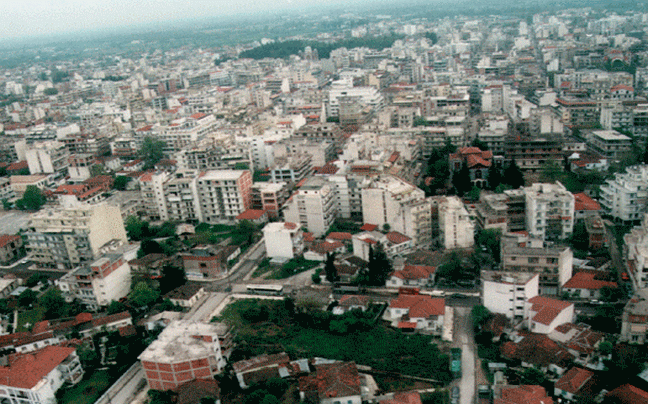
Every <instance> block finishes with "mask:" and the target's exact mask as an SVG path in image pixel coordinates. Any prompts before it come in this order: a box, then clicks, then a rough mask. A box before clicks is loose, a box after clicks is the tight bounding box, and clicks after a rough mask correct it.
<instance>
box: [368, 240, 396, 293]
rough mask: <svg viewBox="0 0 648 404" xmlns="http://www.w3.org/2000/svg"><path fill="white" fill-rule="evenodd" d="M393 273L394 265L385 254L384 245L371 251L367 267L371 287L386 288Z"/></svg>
mask: <svg viewBox="0 0 648 404" xmlns="http://www.w3.org/2000/svg"><path fill="white" fill-rule="evenodd" d="M392 272H393V268H392V264H391V262H390V261H389V258H387V254H385V250H383V248H382V245H380V244H377V247H376V248H375V249H374V248H370V249H369V264H368V265H367V274H368V282H369V285H372V286H384V285H385V283H386V282H387V279H388V278H389V275H390V274H391V273H392Z"/></svg>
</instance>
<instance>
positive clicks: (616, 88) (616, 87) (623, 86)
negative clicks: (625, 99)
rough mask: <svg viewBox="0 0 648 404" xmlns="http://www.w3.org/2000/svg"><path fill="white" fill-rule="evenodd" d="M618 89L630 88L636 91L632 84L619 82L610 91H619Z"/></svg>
mask: <svg viewBox="0 0 648 404" xmlns="http://www.w3.org/2000/svg"><path fill="white" fill-rule="evenodd" d="M618 90H628V91H631V92H634V88H632V87H630V86H626V85H625V84H618V85H616V86H614V87H612V88H611V89H610V91H618Z"/></svg>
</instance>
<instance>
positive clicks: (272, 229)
mask: <svg viewBox="0 0 648 404" xmlns="http://www.w3.org/2000/svg"><path fill="white" fill-rule="evenodd" d="M303 233H304V232H303V231H302V228H301V225H300V224H299V223H292V222H273V223H268V224H266V225H265V227H264V228H263V242H264V243H265V249H266V255H267V256H268V257H269V258H276V259H279V260H286V261H287V260H289V259H292V258H294V257H296V256H298V255H301V253H302V252H303V251H304V235H303Z"/></svg>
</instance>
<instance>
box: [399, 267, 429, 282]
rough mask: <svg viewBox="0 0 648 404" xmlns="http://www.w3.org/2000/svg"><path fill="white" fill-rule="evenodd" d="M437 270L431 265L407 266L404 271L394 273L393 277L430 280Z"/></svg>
mask: <svg viewBox="0 0 648 404" xmlns="http://www.w3.org/2000/svg"><path fill="white" fill-rule="evenodd" d="M434 272H436V268H435V267H432V266H429V265H405V266H404V267H403V269H402V270H400V271H394V272H393V273H392V274H391V275H392V276H395V277H397V278H400V279H410V280H415V279H429V278H430V276H431V275H433V274H434Z"/></svg>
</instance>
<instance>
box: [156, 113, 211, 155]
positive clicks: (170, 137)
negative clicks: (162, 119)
mask: <svg viewBox="0 0 648 404" xmlns="http://www.w3.org/2000/svg"><path fill="white" fill-rule="evenodd" d="M217 126H218V125H217V121H216V117H214V115H212V114H209V115H207V114H203V113H200V112H199V113H196V114H193V115H191V116H189V117H185V118H179V119H176V120H174V121H172V122H171V123H170V124H169V125H168V126H165V127H161V128H159V131H158V134H157V138H158V140H161V141H163V142H164V143H165V145H166V146H165V149H164V151H165V152H167V153H176V152H179V151H180V150H182V148H183V147H185V146H188V145H191V144H193V143H195V142H197V141H198V140H201V139H204V138H205V137H207V136H208V135H210V134H212V133H214V132H215V131H216V128H217Z"/></svg>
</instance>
